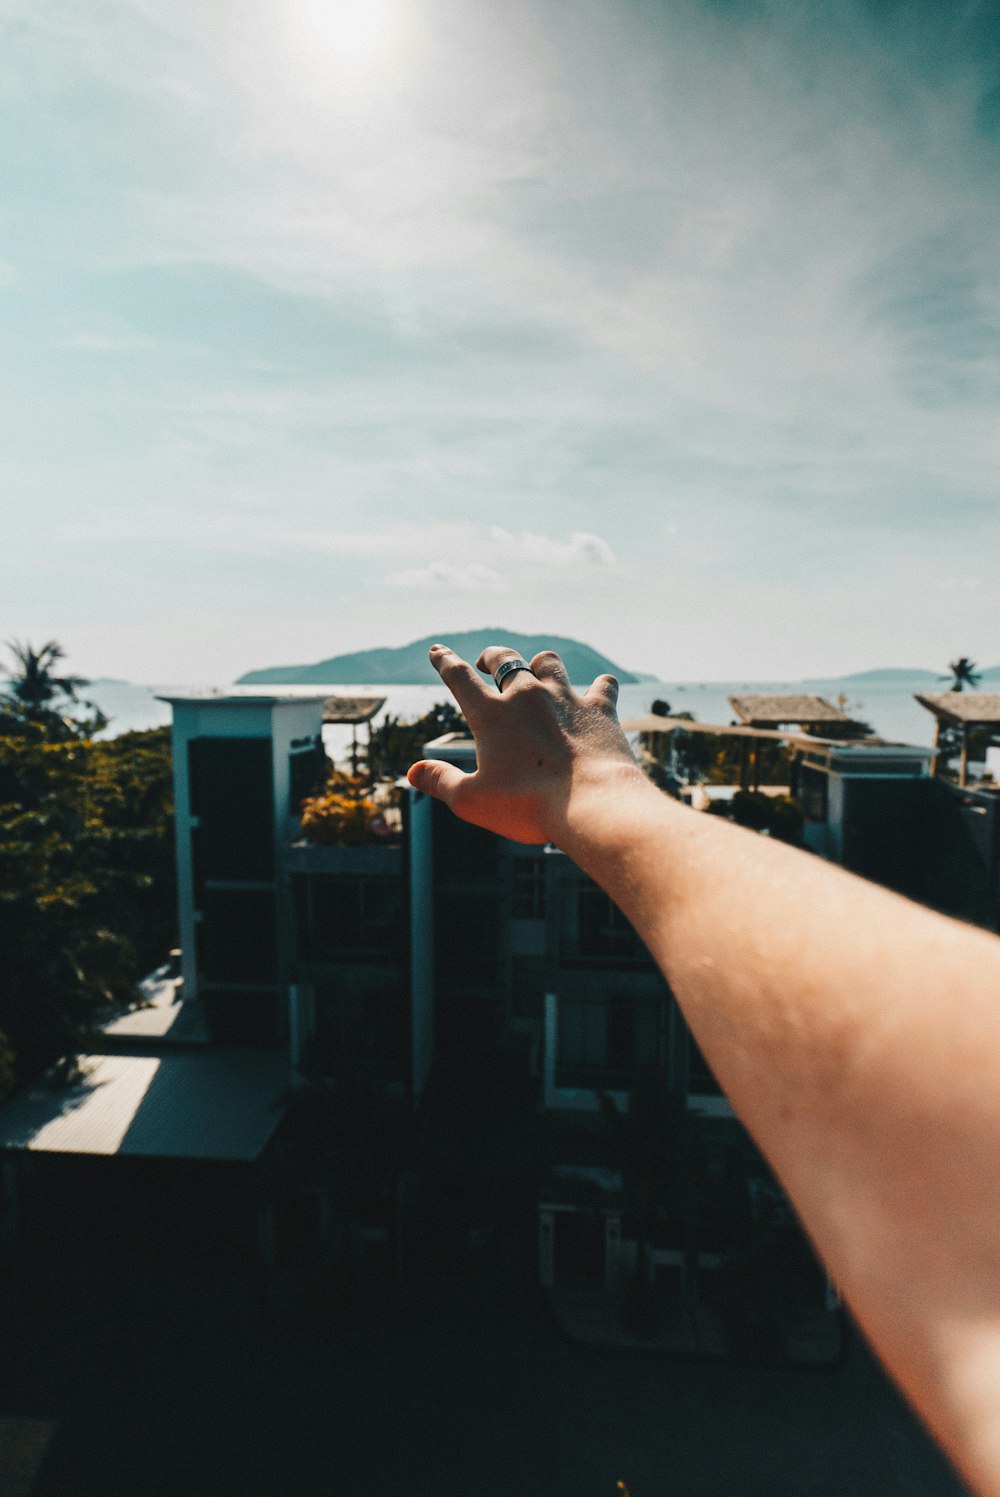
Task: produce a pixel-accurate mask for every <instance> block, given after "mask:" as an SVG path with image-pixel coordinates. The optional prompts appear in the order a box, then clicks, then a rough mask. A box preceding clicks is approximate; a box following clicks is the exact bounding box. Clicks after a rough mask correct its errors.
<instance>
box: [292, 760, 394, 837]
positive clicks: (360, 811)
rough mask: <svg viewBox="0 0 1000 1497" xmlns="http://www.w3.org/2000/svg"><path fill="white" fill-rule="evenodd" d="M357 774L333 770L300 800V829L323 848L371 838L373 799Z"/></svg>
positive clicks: (374, 815)
mask: <svg viewBox="0 0 1000 1497" xmlns="http://www.w3.org/2000/svg"><path fill="white" fill-rule="evenodd" d="M365 790H366V787H365V782H364V780H363V779H361V777H360V776H355V775H349V774H343V773H342V772H341V771H340V770H339V769H333V770H331V771H330V773H329V775H328V776H327V781H326V784H325V786H324V787H323V789H322V790H321V791H320V792H319V794H318V795H309V796H307V797H306V799H305V800H304V801H303V802H302V831H303V832H304V834H305V836H306V837H307V838H308V840H309V841H310V842H316V843H319V844H320V845H321V846H324V847H360V846H361V845H362V843H364V842H369V841H371V839H372V835H373V834H372V826H373V823H374V821H375V817H376V814H377V813H376V807H375V802H374V801H373V800H372V799H371V797H370V796H369V795H367V794H366V793H365Z"/></svg>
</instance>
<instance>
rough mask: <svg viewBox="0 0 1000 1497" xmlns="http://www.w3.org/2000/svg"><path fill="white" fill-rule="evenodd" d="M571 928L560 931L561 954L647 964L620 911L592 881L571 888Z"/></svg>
mask: <svg viewBox="0 0 1000 1497" xmlns="http://www.w3.org/2000/svg"><path fill="white" fill-rule="evenodd" d="M574 892H575V895H576V898H575V910H574V911H573V912H572V913H575V917H576V918H575V922H573V923H574V924H575V931H573V930H572V928H571V929H570V930H569V931H565V932H564V942H563V945H564V955H566V956H568V957H573V956H579V957H589V958H592V959H594V960H602V961H611V960H616V961H619V962H630V963H631V962H642V963H647V964H648V963H649V961H650V956H649V952H648V951H647V950H646V948H645V946H644V945H643V943H642V941H641V940H640V939H639V937H638V936H637V935H636V933H635V931H634V930H633V929H632V926H631V925H630V924H629V922H628V921H627V920H626V918H625V916H624V915H623V914H622V912H621V910H620V909H619V908H618V906H617V905H616V904H614V903H613V901H612V900H610V899H609V898H608V896H607V895H606V894H605V893H604V890H603V889H599V888H598V887H597V885H596V884H579V885H577V887H576V889H575V891H574Z"/></svg>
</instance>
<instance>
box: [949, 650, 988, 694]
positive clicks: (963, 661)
mask: <svg viewBox="0 0 1000 1497" xmlns="http://www.w3.org/2000/svg"><path fill="white" fill-rule="evenodd" d="M948 669H949V670H950V671H951V689H952V691H964V690H965V688H966V687H967V686H968V687H970V688H971V687H973V686H978V685H979V673H978V671H977V670H976V662H975V661H974V660H970V659H969V657H968V656H967V655H959V657H958V659H957V660H949V662H948ZM941 680H942V681H947V680H948V677H947V676H942V677H941Z"/></svg>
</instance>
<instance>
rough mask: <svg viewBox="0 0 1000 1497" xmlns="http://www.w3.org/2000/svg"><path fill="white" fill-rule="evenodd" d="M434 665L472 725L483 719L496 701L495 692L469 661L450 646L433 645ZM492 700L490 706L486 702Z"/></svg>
mask: <svg viewBox="0 0 1000 1497" xmlns="http://www.w3.org/2000/svg"><path fill="white" fill-rule="evenodd" d="M428 654H429V656H430V661H431V665H433V667H434V669H435V670H436V671H437V673H438V675H439V676H440V677H441V680H442V681H443V682H444V684H445V685H446V686H447V688H448V690H449V691H450V692H451V694H452V696H453V697H454V698H455V701H456V702H457V703H458V705H459V706H460V707H461V709H462V711H463V712H464V713H465V718H466V721H467V722H468V724H469V726H470V728H475V725H476V723H477V722H481V721H482V718H483V713H484V711H489V710H490V707H492V704H493V693H492V692H491V691H489V689H488V688H487V686H486V683H485V682H484V681H483V679H482V677H481V676H480V675H478V673H477V672H476V671H474V670H473V669H472V666H471V665H470V664H469V662H468V661H467V660H463V659H462V657H461V655H456V654H455V651H454V650H449V648H448V646H447V645H431V647H430V650H429V651H428ZM487 703H489V704H490V707H487V706H486V704H487Z"/></svg>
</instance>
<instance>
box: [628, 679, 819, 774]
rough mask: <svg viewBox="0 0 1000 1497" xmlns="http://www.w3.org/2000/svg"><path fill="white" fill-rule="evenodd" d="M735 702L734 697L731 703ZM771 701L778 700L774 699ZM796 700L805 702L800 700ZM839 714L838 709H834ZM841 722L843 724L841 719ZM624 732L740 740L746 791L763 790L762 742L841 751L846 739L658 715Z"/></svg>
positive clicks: (648, 714)
mask: <svg viewBox="0 0 1000 1497" xmlns="http://www.w3.org/2000/svg"><path fill="white" fill-rule="evenodd" d="M732 700H733V698H732V697H730V701H732ZM769 700H775V699H773V698H771V699H769ZM796 700H802V699H801V698H796ZM832 710H834V711H836V708H834V709H832ZM836 720H837V721H839V720H840V718H839V717H838V718H837V719H836ZM622 730H623V731H624V732H626V733H693V734H695V735H698V734H707V735H710V736H711V737H713V738H735V739H738V740H740V746H741V749H742V752H741V755H740V784H741V786H742V787H743V789H744V790H747V789H753V790H758V789H759V788H760V759H759V755H758V753H757V744H758V742H763V743H783V744H785V745H788V746H790V747H792V748H803V749H805V748H809V749H815V748H826V747H840V746H842V744H843V739H833V738H821V737H819V736H818V735H817V734H814V733H796V732H792V731H789V730H787V729H786V730H784V731H782V730H780V729H778V728H758V727H751V726H749V725H747V724H730V725H728V726H725V727H724V726H722V725H721V724H719V723H698V722H691V721H689V720H688V718H686V717H658V716H657V715H656V714H655V713H652V712H646V713H643V714H642V716H641V717H630V718H628V719H627V720H626V721H625V722H623V723H622Z"/></svg>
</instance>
